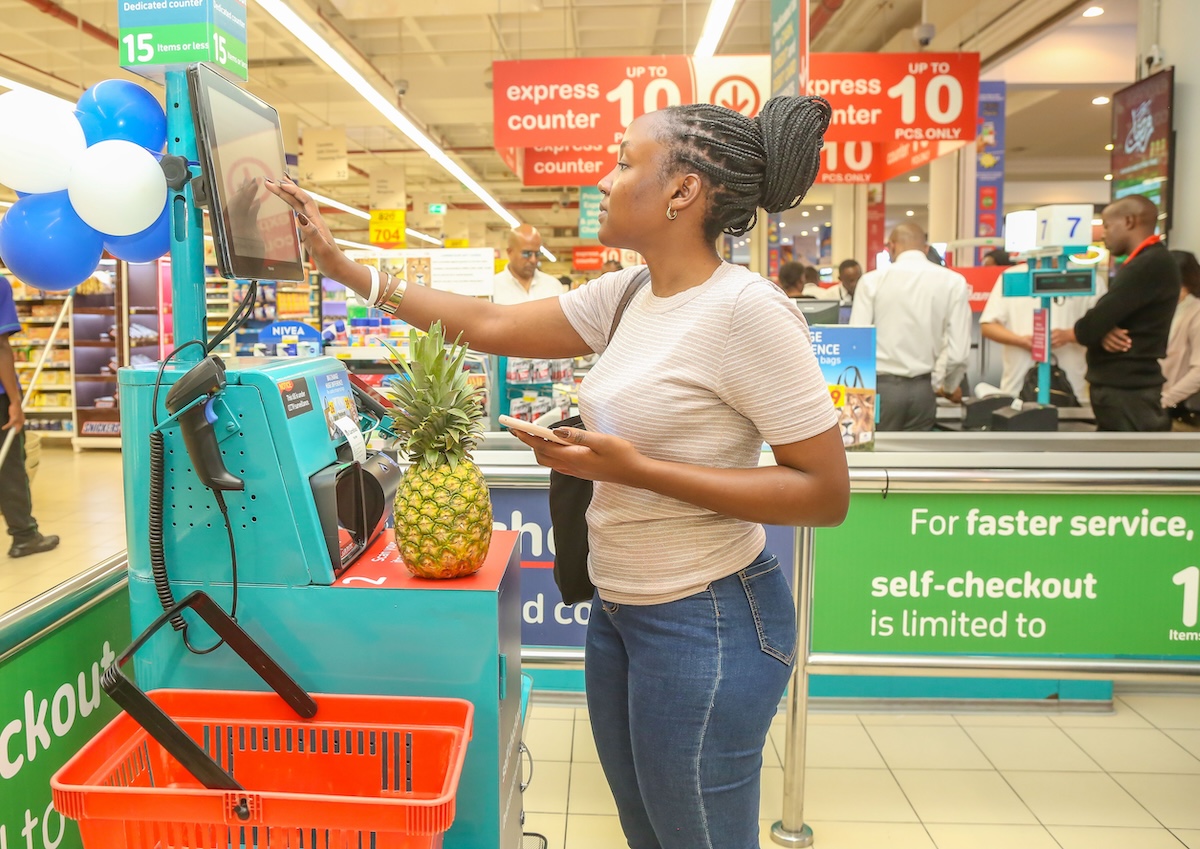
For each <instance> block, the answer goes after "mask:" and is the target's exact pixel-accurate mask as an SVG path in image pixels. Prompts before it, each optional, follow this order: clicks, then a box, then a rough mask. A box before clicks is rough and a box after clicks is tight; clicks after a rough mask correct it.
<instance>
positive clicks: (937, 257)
mask: <svg viewBox="0 0 1200 849" xmlns="http://www.w3.org/2000/svg"><path fill="white" fill-rule="evenodd" d="M925 238H926V239H928V238H929V237H928V236H926V237H925ZM925 258H926V259H928V260H929V261H930V262H932V263H933V264H934V265H941V266H945V264H946V258H945V257H944V256H942V255H941V254H940V253H938V252H937V248H935V247H934V246H933V245H926V246H925Z"/></svg>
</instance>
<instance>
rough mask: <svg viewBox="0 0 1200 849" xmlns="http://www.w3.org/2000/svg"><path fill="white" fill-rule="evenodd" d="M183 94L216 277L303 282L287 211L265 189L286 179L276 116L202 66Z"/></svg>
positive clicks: (196, 68) (190, 71)
mask: <svg viewBox="0 0 1200 849" xmlns="http://www.w3.org/2000/svg"><path fill="white" fill-rule="evenodd" d="M188 88H189V93H190V95H191V99H192V113H193V117H194V118H195V122H196V146H197V148H198V150H199V154H200V167H201V169H202V170H203V173H204V181H205V184H206V186H207V189H208V200H209V213H210V214H209V222H210V224H211V226H212V231H213V241H214V242H215V244H216V249H217V261H218V265H219V267H220V272H221V274H222V276H224V277H231V278H236V279H247V280H292V281H301V280H304V279H305V273H304V264H303V262H302V261H301V257H300V239H299V236H298V234H297V232H296V223H295V220H294V217H293V215H292V210H291V208H290V207H289V206H288V205H287V204H286V203H284V202H283V201H282V200H280V199H279V198H277V197H276V196H275V195H273V194H271V192H269V191H268V190H267V188H266V186H265V185H263V180H264V179H270V180H276V181H278V180H280V179H281V178H282V177H283V174H284V156H283V137H282V134H281V133H280V131H279V113H277V112H276V111H275V109H274V108H272V107H271V106H268V105H267V104H266V103H264V102H263V101H261V100H259V99H258V98H257V97H255V96H254V95H252V94H250V93H249V92H246V91H244V90H242V89H241V88H240V87H238V86H237V85H235V84H234V83H232V82H230V81H229V80H227V79H226V78H225V77H223V76H221V74H219V73H218V72H217V71H215V70H214V69H212V68H210V67H208V66H207V65H192V66H190V67H189V68H188Z"/></svg>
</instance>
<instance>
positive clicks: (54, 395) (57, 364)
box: [0, 269, 75, 439]
mask: <svg viewBox="0 0 1200 849" xmlns="http://www.w3.org/2000/svg"><path fill="white" fill-rule="evenodd" d="M0 274H3V275H4V276H5V277H7V278H8V279H9V281H10V282H11V283H12V287H13V301H14V304H15V306H16V308H17V318H18V319H19V320H20V322H21V332H20V333H19V334H14V335H12V336H10V337H9V344H11V345H12V349H13V355H14V357H15V359H16V362H15V363H14V365H15V366H16V369H17V379H18V380H19V381H20V382H21V385H22V387H23V390H24V392H25V397H26V410H25V429H26V430H28V431H30V432H33V433H37V434H38V435H39V436H41V437H42V438H43V439H70V438H71V437H72V435H73V433H74V426H75V422H74V418H73V413H74V412H75V402H74V395H73V391H72V390H73V389H74V380H73V376H72V374H71V351H70V334H71V316H70V314H68V315H67V318H66V321H65V322H64V323H63V325H62V327H60V328H59V331H58V338H57V339H56V340H55V342H54V343H52V344H51V350H50V354H49V357H48V358H47V360H46V363H45V365H43V366H42V372H41V375H39V377H38V382H37V385H36V386H30V384H29V381H30V380H31V379H32V378H33V373H34V372H35V371H36V370H37V362H38V359H39V358H40V357H41V355H42V351H43V350H44V349H45V348H46V346H47V344H50V343H49V341H48V340H49V336H50V331H51V330H52V329H53V328H54V323H55V321H56V320H57V319H58V314H59V312H60V311H61V310H62V305H63V302H65V301H66V299H67V295H66V293H65V292H43V291H42V290H40V289H34V288H32V287H30V286H25V285H24V284H23V283H21V282H20V281H18V280H16V279H15V278H14V277H13V276H12V275H11V274H10V273H9V272H8V271H6V270H4V269H0Z"/></svg>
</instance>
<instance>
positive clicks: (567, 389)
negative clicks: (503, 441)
mask: <svg viewBox="0 0 1200 849" xmlns="http://www.w3.org/2000/svg"><path fill="white" fill-rule="evenodd" d="M491 366H492V369H493V372H494V374H495V376H496V377H495V382H496V385H497V386H498V391H497V392H495V393H493V394H491V395H490V396H489V397H491V398H494V401H493V402H492V406H491V407H489V413H490V414H491V417H492V422H491V423H492V429H493V430H500V429H501V427H500V425H499V422H498V421H497V419H496V417H497V416H499V415H501V414H504V415H509V416H512V417H513V418H516V419H521V420H523V421H532V422H541V423H543V424H544V423H545V422H547V421H551V420H554V419H555V418H558V419H565V418H566V417H567V416H568V415H569V410H570V408H571V407H572V406H574V397H575V361H574V360H567V359H564V360H530V359H517V358H514V357H492V358H491Z"/></svg>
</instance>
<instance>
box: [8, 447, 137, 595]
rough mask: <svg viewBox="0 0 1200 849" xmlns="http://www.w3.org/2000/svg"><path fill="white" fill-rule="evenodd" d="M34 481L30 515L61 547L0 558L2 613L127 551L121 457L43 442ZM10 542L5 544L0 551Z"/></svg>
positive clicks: (105, 451) (119, 455)
mask: <svg viewBox="0 0 1200 849" xmlns="http://www.w3.org/2000/svg"><path fill="white" fill-rule="evenodd" d="M42 446H43V448H42V458H41V463H40V466H39V468H38V471H37V474H36V475H35V476H34V479H33V487H32V489H33V515H34V516H35V517H36V518H37V520H38V524H39V526H40V528H41V531H42V533H44V534H58V536H60V537H61V538H62V542H61V543H60V544H59V546H58V548H56V549H54V550H53V551H48V552H46V553H45V554H34V555H30V556H29V557H22V558H19V559H16V560H14V559H11V558H9V557H5V556H3V555H2V554H0V613H3V612H5V611H8V610H10V609H12V608H13V607H16V606H17V605H18V604H21V603H22V602H24V601H27V600H28V599H30V598H33V597H34V596H36V595H38V594H39V593H42V592H45V591H46V590H48V589H50V588H51V587H53V586H56V585H57V584H60V583H62V582H63V581H65V580H66V579H67V578H70V577H71V576H73V575H77V574H79V573H80V572H82V571H83V570H84V569H86V568H87V567H89V566H92V565H94V564H96V563H99V562H100V561H101V560H104V559H105V558H106V557H109V556H110V555H113V554H116V553H117V552H118V551H122V550H124V548H125V505H124V500H123V497H122V495H121V491H122V487H121V452H120V451H112V450H92V451H85V452H83V453H79V454H76V453H75V452H74V451H73V450H71V448H70V447H69V446H68V445H65V444H50V443H49V440H44V441H43V442H42ZM8 545H9V539H8V538H7V535H6V537H5V539H4V551H7V550H8Z"/></svg>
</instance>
